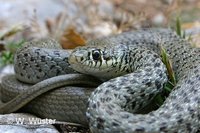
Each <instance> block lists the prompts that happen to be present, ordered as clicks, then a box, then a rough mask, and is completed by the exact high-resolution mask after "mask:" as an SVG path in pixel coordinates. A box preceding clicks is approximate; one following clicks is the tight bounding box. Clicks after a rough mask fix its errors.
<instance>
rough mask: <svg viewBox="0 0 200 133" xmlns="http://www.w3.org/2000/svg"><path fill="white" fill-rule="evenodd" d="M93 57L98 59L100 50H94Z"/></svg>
mask: <svg viewBox="0 0 200 133" xmlns="http://www.w3.org/2000/svg"><path fill="white" fill-rule="evenodd" d="M92 58H93V59H94V60H98V59H99V58H100V51H99V50H94V51H92Z"/></svg>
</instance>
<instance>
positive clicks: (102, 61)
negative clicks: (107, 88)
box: [68, 46, 124, 79]
mask: <svg viewBox="0 0 200 133" xmlns="http://www.w3.org/2000/svg"><path fill="white" fill-rule="evenodd" d="M120 54H121V52H119V49H118V51H117V50H115V48H108V47H103V46H102V47H94V46H86V47H77V48H75V49H74V50H73V51H72V53H71V55H70V56H69V60H68V61H69V63H70V65H71V67H72V68H73V69H74V70H75V71H78V72H80V73H84V74H89V75H93V76H95V77H98V78H102V79H110V78H113V77H117V76H119V75H122V73H124V72H121V71H118V70H117V67H118V66H119V58H118V57H121V56H120Z"/></svg>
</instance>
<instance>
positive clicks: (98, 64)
mask: <svg viewBox="0 0 200 133" xmlns="http://www.w3.org/2000/svg"><path fill="white" fill-rule="evenodd" d="M55 45H56V46H55ZM46 47H47V48H46ZM161 48H164V49H165V50H166V53H167V55H168V57H169V59H170V61H171V62H172V68H173V70H174V72H175V75H176V80H177V83H176V85H175V87H174V88H173V90H172V92H171V93H170V94H169V96H168V97H167V99H166V100H165V101H164V103H163V105H162V106H161V107H159V108H158V109H157V110H154V111H151V112H149V113H147V114H140V113H138V110H141V109H143V108H144V107H145V106H147V105H148V104H149V103H150V101H152V99H153V98H154V97H155V96H156V95H157V94H159V93H161V92H162V91H163V86H164V85H165V84H166V82H167V80H168V73H167V69H166V67H165V65H164V64H163V62H162V60H161ZM199 53H200V50H199V49H198V48H193V47H192V46H191V44H190V42H188V41H187V40H186V39H183V38H181V37H179V36H178V35H177V34H176V33H175V32H173V31H172V30H171V29H163V28H150V29H140V30H137V31H129V32H124V33H121V34H118V35H111V36H108V37H102V38H99V39H94V40H91V41H88V42H87V43H86V46H83V47H77V48H75V49H74V50H72V51H68V50H63V49H61V47H60V46H59V45H58V44H57V43H56V42H55V41H54V40H52V39H44V40H40V41H32V42H28V45H25V46H24V47H22V48H21V49H19V50H18V51H17V53H16V55H15V64H14V67H15V72H16V74H15V75H8V76H5V77H3V79H2V83H1V91H2V93H3V97H4V99H3V102H7V103H4V104H3V105H1V106H0V113H11V112H14V111H17V110H18V109H23V110H26V111H28V112H31V113H34V114H36V115H38V116H40V117H43V118H45V117H47V118H55V119H57V120H63V121H71V122H77V123H80V124H84V125H87V123H88V125H89V127H90V130H91V131H92V132H94V133H113V132H115V133H134V132H141V133H145V132H146V133H149V132H150V133H155V132H170V133H171V132H179V133H182V132H189V133H195V132H197V131H198V129H199V127H200V114H199V111H200V98H199V96H200V65H199V64H200V54H199ZM32 84H33V85H32ZM14 92H15V93H14ZM16 94H17V96H16V97H15V95H16ZM11 97H12V98H11ZM6 98H7V99H6ZM80 103H81V104H80ZM85 113H86V114H85ZM86 117H87V118H86Z"/></svg>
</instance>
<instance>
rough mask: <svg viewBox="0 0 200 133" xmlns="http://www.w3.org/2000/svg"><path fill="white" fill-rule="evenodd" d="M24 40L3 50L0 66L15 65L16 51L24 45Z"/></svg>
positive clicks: (0, 56)
mask: <svg viewBox="0 0 200 133" xmlns="http://www.w3.org/2000/svg"><path fill="white" fill-rule="evenodd" d="M24 42H25V41H24V40H21V41H19V42H11V43H8V44H7V45H6V46H5V49H6V50H3V51H2V52H1V55H0V66H4V65H8V64H13V60H14V54H15V51H16V50H17V49H18V48H20V47H21V46H22V45H23V44H24Z"/></svg>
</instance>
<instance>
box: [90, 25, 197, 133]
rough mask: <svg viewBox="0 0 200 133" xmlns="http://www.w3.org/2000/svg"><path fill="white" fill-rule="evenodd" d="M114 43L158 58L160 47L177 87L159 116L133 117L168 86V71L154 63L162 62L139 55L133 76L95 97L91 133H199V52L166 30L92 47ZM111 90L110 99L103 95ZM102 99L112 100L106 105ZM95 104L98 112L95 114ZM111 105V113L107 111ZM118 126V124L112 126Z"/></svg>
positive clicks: (99, 90) (112, 82)
mask: <svg viewBox="0 0 200 133" xmlns="http://www.w3.org/2000/svg"><path fill="white" fill-rule="evenodd" d="M122 38H123V39H122ZM110 42H115V43H119V44H125V45H128V46H129V45H131V47H134V46H136V47H138V46H139V47H141V46H142V47H146V48H147V49H150V50H153V51H154V52H156V53H158V54H160V51H159V47H160V45H162V47H164V48H165V49H166V51H167V53H168V54H169V57H170V59H171V61H172V65H173V69H174V70H175V74H176V76H177V80H178V83H177V85H176V86H175V88H174V90H173V91H172V92H171V94H170V95H169V97H168V98H167V99H166V101H165V102H164V104H163V105H162V106H161V107H160V108H159V109H158V110H156V111H153V112H151V113H149V114H144V115H141V114H135V113H134V112H136V111H137V110H138V109H140V108H142V107H143V106H144V105H145V104H147V103H148V102H149V101H150V100H151V98H152V97H153V96H154V93H152V92H155V93H156V92H159V91H158V90H159V88H162V86H163V80H165V78H163V77H165V73H164V70H165V69H164V68H162V63H159V62H158V60H157V59H156V58H155V57H158V56H157V55H156V54H154V56H155V57H154V56H150V55H148V54H151V52H150V51H148V52H147V51H146V52H145V51H143V50H141V55H137V54H134V58H137V59H133V60H134V61H136V62H137V63H138V66H137V67H136V68H137V70H136V71H135V72H133V73H131V74H128V75H125V76H121V77H117V78H115V79H112V80H110V81H108V82H105V83H104V84H102V85H100V86H99V87H98V88H97V89H96V90H95V92H94V93H92V95H91V97H90V99H89V107H88V110H87V117H88V118H89V124H90V129H91V130H92V131H93V132H95V133H111V132H112V133H114V132H120V133H134V132H137V133H138V132H139V133H144V132H146V133H149V132H151V133H160V132H170V133H172V132H174V133H175V132H178V133H196V132H197V130H198V128H199V127H200V50H199V49H195V48H191V46H190V44H189V43H188V42H187V41H185V40H183V39H180V38H179V37H178V36H177V35H176V34H175V33H173V32H172V31H170V30H166V29H159V30H158V29H150V30H139V31H136V32H127V33H123V34H121V35H117V36H112V37H108V38H106V39H105V38H104V39H102V40H100V39H99V40H97V41H92V42H91V43H94V44H98V45H101V44H103V45H110V44H112V43H110ZM107 43H109V44H107ZM147 55H148V56H147ZM145 57H147V58H145ZM153 57H154V58H153ZM143 59H145V60H143ZM140 60H141V62H140ZM139 64H140V65H139ZM160 68H162V69H160ZM152 79H153V80H152ZM107 90H109V92H112V93H105V92H107ZM102 97H110V98H112V99H111V100H109V101H106V102H103V103H102V102H101V100H100V98H102ZM149 98H150V99H149ZM97 102H98V103H99V106H98V107H96V108H93V106H92V105H93V104H95V103H97ZM141 103H142V104H141ZM110 105H113V107H112V108H109V106H110ZM108 110H109V112H108ZM99 116H101V118H102V119H103V120H102V121H104V122H103V123H101V128H98V126H97V125H98V124H99V123H98V121H97V118H98V117H99ZM115 121H118V123H117V124H114V125H113V123H115Z"/></svg>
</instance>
